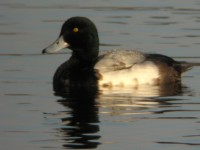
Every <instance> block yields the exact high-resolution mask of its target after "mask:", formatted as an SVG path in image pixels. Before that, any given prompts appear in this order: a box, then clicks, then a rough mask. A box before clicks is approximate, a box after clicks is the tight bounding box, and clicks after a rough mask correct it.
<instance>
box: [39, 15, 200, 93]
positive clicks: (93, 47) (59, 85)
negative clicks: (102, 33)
mask: <svg viewBox="0 0 200 150" xmlns="http://www.w3.org/2000/svg"><path fill="white" fill-rule="evenodd" d="M64 48H69V49H70V50H72V55H71V57H70V58H69V60H68V61H66V62H64V63H63V64H61V65H60V66H59V67H58V69H57V71H56V72H55V74H54V77H53V87H54V90H55V91H62V89H63V88H64V87H66V86H90V85H98V86H109V87H110V86H134V87H137V86H139V85H143V84H148V85H164V84H170V83H175V82H180V80H181V74H182V73H183V72H185V71H187V70H189V69H190V68H191V67H192V66H194V65H196V64H194V63H185V62H178V61H175V60H174V59H172V58H171V57H168V56H165V55H161V54H145V53H143V52H139V51H136V50H112V51H108V52H105V53H103V54H101V55H99V37H98V32H97V28H96V26H95V24H94V23H93V22H92V21H91V20H89V19H88V18H86V17H72V18H70V19H68V20H67V21H66V22H65V23H64V24H63V26H62V28H61V32H60V35H59V37H58V39H57V40H56V41H55V42H54V43H53V44H51V45H50V46H48V47H47V48H45V49H44V50H43V51H42V53H56V52H58V51H59V50H61V49H64ZM198 65H199V64H198Z"/></svg>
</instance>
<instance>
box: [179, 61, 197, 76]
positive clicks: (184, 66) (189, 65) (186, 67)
mask: <svg viewBox="0 0 200 150" xmlns="http://www.w3.org/2000/svg"><path fill="white" fill-rule="evenodd" d="M180 64H181V72H182V73H184V72H186V71H188V70H190V69H192V68H193V67H195V66H200V63H199V62H180Z"/></svg>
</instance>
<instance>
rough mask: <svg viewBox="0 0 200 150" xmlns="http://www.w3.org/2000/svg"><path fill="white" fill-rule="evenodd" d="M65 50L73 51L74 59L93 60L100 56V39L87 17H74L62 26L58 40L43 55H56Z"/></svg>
mask: <svg viewBox="0 0 200 150" xmlns="http://www.w3.org/2000/svg"><path fill="white" fill-rule="evenodd" d="M64 48H69V49H71V50H72V51H73V53H72V57H76V58H78V59H79V60H84V61H86V60H91V59H93V58H96V57H97V56H98V52H99V37H98V32H97V29H96V26H95V25H94V23H93V22H92V21H90V20H89V19H88V18H85V17H72V18H70V19H68V20H67V21H66V22H65V23H64V24H63V26H62V28H61V32H60V35H59V37H58V39H57V40H56V41H55V42H53V43H52V44H51V45H49V46H48V47H47V48H45V49H44V50H43V51H42V53H56V52H58V51H60V50H62V49H64Z"/></svg>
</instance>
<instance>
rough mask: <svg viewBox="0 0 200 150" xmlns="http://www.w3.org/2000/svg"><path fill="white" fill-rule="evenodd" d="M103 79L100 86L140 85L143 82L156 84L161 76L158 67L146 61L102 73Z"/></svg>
mask: <svg viewBox="0 0 200 150" xmlns="http://www.w3.org/2000/svg"><path fill="white" fill-rule="evenodd" d="M100 74H101V75H102V79H101V80H99V85H100V86H134V87H136V86H138V85H142V84H149V85H154V84H156V82H155V81H156V79H158V78H159V70H158V67H157V66H156V65H155V64H154V63H152V62H150V61H145V62H143V63H141V64H135V65H133V66H132V67H131V68H129V69H123V70H117V71H111V72H104V73H101V72H100Z"/></svg>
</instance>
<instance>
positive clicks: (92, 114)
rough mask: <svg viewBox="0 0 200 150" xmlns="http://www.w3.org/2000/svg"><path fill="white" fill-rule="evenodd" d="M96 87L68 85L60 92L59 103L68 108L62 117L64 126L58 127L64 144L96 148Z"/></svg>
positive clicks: (82, 147)
mask: <svg viewBox="0 0 200 150" xmlns="http://www.w3.org/2000/svg"><path fill="white" fill-rule="evenodd" d="M97 92H98V90H97V87H70V88H69V89H68V92H65V93H64V94H62V95H61V94H60V96H62V97H63V98H64V99H62V100H58V102H59V103H60V104H62V105H63V106H65V107H67V109H70V112H69V116H68V117H65V118H62V122H63V123H65V126H63V127H62V128H60V132H61V133H62V135H63V138H64V140H65V141H66V144H63V147H66V148H73V149H86V148H87V149H89V148H96V147H97V146H98V145H99V144H100V143H99V142H98V140H99V138H100V137H101V136H100V135H98V132H99V125H98V123H99V118H98V107H97V104H96V101H95V98H96V96H97Z"/></svg>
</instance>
